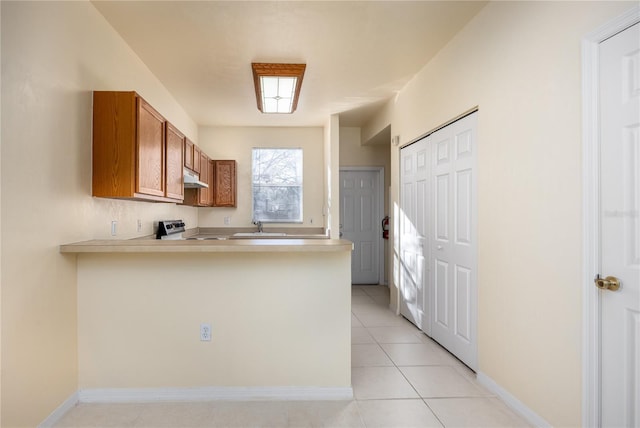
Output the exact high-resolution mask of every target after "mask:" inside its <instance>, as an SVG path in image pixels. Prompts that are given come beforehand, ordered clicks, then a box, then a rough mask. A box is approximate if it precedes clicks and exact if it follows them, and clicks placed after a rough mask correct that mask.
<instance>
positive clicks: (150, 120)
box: [136, 98, 165, 196]
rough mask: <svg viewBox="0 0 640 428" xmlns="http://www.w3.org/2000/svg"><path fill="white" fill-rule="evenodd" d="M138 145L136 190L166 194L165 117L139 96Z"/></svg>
mask: <svg viewBox="0 0 640 428" xmlns="http://www.w3.org/2000/svg"><path fill="white" fill-rule="evenodd" d="M137 146H138V162H137V163H138V165H137V167H138V168H137V172H136V175H137V177H136V178H137V180H136V191H137V192H138V193H144V194H147V195H153V196H164V195H165V134H164V118H163V117H162V116H161V115H160V113H158V112H157V111H155V110H154V108H153V107H151V106H150V105H149V104H147V103H146V102H145V101H144V100H143V99H142V98H138V130H137Z"/></svg>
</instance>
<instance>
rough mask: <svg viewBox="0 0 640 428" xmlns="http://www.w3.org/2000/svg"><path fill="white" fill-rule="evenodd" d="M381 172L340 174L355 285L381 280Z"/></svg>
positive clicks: (343, 223) (343, 221)
mask: <svg viewBox="0 0 640 428" xmlns="http://www.w3.org/2000/svg"><path fill="white" fill-rule="evenodd" d="M379 174H380V172H379V171H371V170H344V171H343V170H341V171H340V233H341V234H342V237H343V238H344V239H348V240H350V241H352V242H353V244H354V245H353V252H352V254H351V283H352V284H378V283H379V280H380V271H379V263H378V261H379V258H380V236H381V234H382V226H381V222H382V218H378V217H380V213H379V211H380V210H379V202H380V201H379V198H380V190H381V189H379V187H380V186H379V184H378V183H379Z"/></svg>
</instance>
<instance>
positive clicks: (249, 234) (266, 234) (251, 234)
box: [233, 232, 287, 238]
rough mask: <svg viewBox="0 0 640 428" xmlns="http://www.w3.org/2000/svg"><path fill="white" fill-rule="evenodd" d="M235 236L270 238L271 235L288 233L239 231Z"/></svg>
mask: <svg viewBox="0 0 640 428" xmlns="http://www.w3.org/2000/svg"><path fill="white" fill-rule="evenodd" d="M233 236H234V237H238V238H260V237H264V238H268V237H271V236H287V234H286V233H283V232H239V233H234V234H233Z"/></svg>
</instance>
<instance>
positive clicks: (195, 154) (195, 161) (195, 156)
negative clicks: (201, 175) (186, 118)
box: [193, 144, 202, 172]
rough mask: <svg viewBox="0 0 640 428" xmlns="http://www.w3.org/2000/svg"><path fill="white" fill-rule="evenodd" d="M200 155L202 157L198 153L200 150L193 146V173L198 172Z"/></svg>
mask: <svg viewBox="0 0 640 428" xmlns="http://www.w3.org/2000/svg"><path fill="white" fill-rule="evenodd" d="M201 155H202V152H201V151H200V148H199V147H198V146H196V145H195V144H194V145H193V171H194V172H200V156H201Z"/></svg>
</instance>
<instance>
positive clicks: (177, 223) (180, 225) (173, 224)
mask: <svg viewBox="0 0 640 428" xmlns="http://www.w3.org/2000/svg"><path fill="white" fill-rule="evenodd" d="M184 231H185V224H184V222H183V221H182V220H162V221H159V222H158V232H157V233H156V239H167V237H171V235H175V234H178V233H182V232H184Z"/></svg>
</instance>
